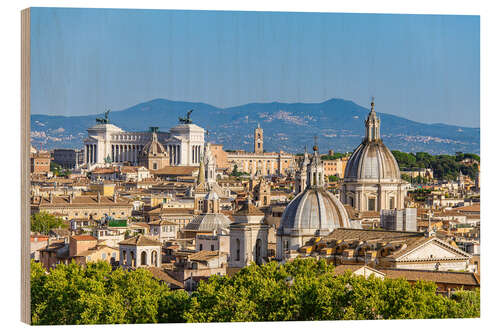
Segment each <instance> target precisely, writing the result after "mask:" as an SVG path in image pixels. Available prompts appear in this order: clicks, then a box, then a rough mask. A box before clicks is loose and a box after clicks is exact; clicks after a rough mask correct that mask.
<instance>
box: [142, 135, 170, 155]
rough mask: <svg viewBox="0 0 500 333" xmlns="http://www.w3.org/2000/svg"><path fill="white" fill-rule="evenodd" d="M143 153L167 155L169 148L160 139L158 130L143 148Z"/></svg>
mask: <svg viewBox="0 0 500 333" xmlns="http://www.w3.org/2000/svg"><path fill="white" fill-rule="evenodd" d="M141 155H143V156H151V155H153V156H156V155H167V150H166V149H165V147H164V146H163V145H162V144H161V143H160V142H159V141H158V136H157V134H156V132H153V133H152V138H151V141H150V142H148V143H147V144H146V145H144V147H143V148H142V151H141Z"/></svg>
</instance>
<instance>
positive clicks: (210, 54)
mask: <svg viewBox="0 0 500 333" xmlns="http://www.w3.org/2000/svg"><path fill="white" fill-rule="evenodd" d="M31 38H32V41H31V43H32V44H31V75H32V76H31V110H32V113H37V114H52V115H56V114H57V115H67V116H69V115H84V114H96V113H102V112H103V111H104V110H105V109H107V108H111V109H112V110H121V109H125V108H127V107H130V106H133V105H135V104H138V103H141V102H145V101H148V100H151V99H155V98H166V99H171V100H182V101H190V102H205V103H209V104H212V105H215V106H218V107H229V106H235V105H240V104H246V103H250V102H272V101H280V102H322V101H324V100H327V99H330V98H343V99H348V100H352V101H354V102H355V103H357V104H360V105H362V106H366V107H368V106H369V103H370V98H371V96H375V98H376V108H377V111H379V112H384V113H390V114H394V115H398V116H402V117H405V118H408V119H412V120H416V121H421V122H425V123H437V122H441V123H448V124H455V125H460V126H473V127H478V126H479V81H480V78H479V16H442V15H379V14H340V13H339V14H334V13H268V12H229V11H226V12H215V11H166V10H155V11H152V10H116V9H69V8H33V10H32V12H31Z"/></svg>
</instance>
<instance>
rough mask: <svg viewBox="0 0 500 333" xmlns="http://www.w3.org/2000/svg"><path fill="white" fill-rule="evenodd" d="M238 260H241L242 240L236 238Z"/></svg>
mask: <svg viewBox="0 0 500 333" xmlns="http://www.w3.org/2000/svg"><path fill="white" fill-rule="evenodd" d="M236 261H240V240H239V239H238V238H236Z"/></svg>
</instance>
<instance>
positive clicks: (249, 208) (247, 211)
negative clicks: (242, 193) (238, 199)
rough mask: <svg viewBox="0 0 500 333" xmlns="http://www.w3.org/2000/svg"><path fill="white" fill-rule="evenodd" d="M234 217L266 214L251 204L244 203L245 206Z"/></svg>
mask: <svg viewBox="0 0 500 333" xmlns="http://www.w3.org/2000/svg"><path fill="white" fill-rule="evenodd" d="M234 215H237V216H264V215H265V214H264V212H263V211H262V210H260V209H259V208H257V207H255V206H254V205H252V204H251V203H248V202H244V203H243V206H242V207H241V208H240V209H239V210H238V211H237V212H236V213H234Z"/></svg>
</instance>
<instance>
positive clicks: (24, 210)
mask: <svg viewBox="0 0 500 333" xmlns="http://www.w3.org/2000/svg"><path fill="white" fill-rule="evenodd" d="M30 29H31V28H30V8H27V9H24V10H22V11H21V321H22V322H24V323H26V324H31V288H30V276H31V274H30V220H29V219H30V206H29V200H30V198H29V187H30V181H29V174H30V155H29V153H30V85H31V80H30V74H31V70H30V52H31V51H30V50H31V48H30V41H31V40H30Z"/></svg>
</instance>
